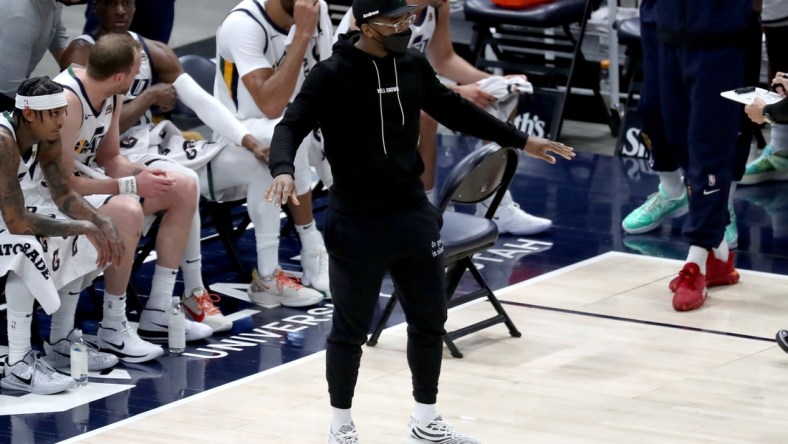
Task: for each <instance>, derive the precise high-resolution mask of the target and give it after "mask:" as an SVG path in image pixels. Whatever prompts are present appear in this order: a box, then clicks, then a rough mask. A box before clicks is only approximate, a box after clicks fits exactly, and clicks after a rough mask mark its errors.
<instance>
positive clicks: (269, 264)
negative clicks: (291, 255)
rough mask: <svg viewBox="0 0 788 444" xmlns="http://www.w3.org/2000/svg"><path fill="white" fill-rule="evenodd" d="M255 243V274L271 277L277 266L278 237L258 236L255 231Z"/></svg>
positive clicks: (270, 235) (271, 235) (269, 235)
mask: <svg viewBox="0 0 788 444" xmlns="http://www.w3.org/2000/svg"><path fill="white" fill-rule="evenodd" d="M255 227H257V226H256V225H255ZM255 243H256V244H257V272H258V273H259V274H260V276H271V275H272V274H274V270H276V267H278V266H279V235H278V234H260V233H257V230H255Z"/></svg>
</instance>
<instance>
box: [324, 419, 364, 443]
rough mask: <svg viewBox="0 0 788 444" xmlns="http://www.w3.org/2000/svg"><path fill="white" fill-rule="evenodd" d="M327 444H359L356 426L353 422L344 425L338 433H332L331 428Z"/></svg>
mask: <svg viewBox="0 0 788 444" xmlns="http://www.w3.org/2000/svg"><path fill="white" fill-rule="evenodd" d="M326 444H358V432H356V426H355V424H353V423H352V422H351V423H350V424H342V425H341V426H340V427H339V430H337V431H336V432H332V431H331V428H329V429H328V439H327V440H326Z"/></svg>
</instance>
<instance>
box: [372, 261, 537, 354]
mask: <svg viewBox="0 0 788 444" xmlns="http://www.w3.org/2000/svg"><path fill="white" fill-rule="evenodd" d="M465 270H468V271H470V272H471V275H472V276H473V278H474V279H475V280H476V282H477V283H478V284H479V286H480V287H481V288H480V289H479V290H476V291H473V292H470V293H467V294H463V295H460V296H457V297H452V295H454V292H455V290H456V289H457V287H458V286H459V284H460V281H461V280H462V276H463V274H464V273H465ZM446 294H447V303H448V306H449V307H456V306H457V305H460V304H464V303H465V302H468V301H471V300H474V299H478V298H481V297H486V298H487V300H488V301H489V302H490V304H492V306H493V308H494V309H495V312H496V315H495V316H493V317H491V318H488V319H484V320H482V321H479V322H476V323H474V324H471V325H468V326H466V327H463V328H460V329H457V330H454V331H451V332H448V333H446V336H444V338H443V342H444V343H445V344H446V347H448V349H449V352H450V353H451V355H452V356H453V357H455V358H462V357H463V355H462V353H461V352H460V350H459V349H458V348H457V346H456V345H455V344H454V341H455V340H457V339H459V338H461V337H463V336H467V335H469V334H471V333H474V332H477V331H479V330H483V329H485V328H487V327H491V326H493V325H496V324H501V323H502V324H504V325H506V328H508V329H509V334H510V335H511V336H512V337H515V338H519V337H521V336H522V333H520V331H519V330H517V327H516V326H515V325H514V322H512V319H511V318H510V317H509V315H508V314H507V313H506V310H504V308H503V305H501V303H500V301H498V298H497V297H496V296H495V293H494V292H493V291H492V289H490V287H489V286H488V285H487V282H486V281H485V280H484V278H483V277H482V275H481V273H479V270H478V269H477V268H476V266H475V265H473V262H472V261H471V258H464V259H461V260H460V261H458V262H456V263H454V264H451V265H449V266H448V268H447V271H446ZM396 305H397V294H396V292H395V293H393V294H392V295H391V298H390V299H389V301H388V303H387V304H386V307H385V308H384V309H383V314H382V315H381V317H380V321H378V323H377V325H376V326H375V328H374V330H373V331H372V335H371V336H370V338H369V340H367V345H368V346H370V347H374V346H375V345H377V343H378V339H379V338H380V334H381V332H382V331H383V328H384V327H385V325H386V322H388V320H389V318H390V317H391V313H392V312H393V311H394V307H395V306H396Z"/></svg>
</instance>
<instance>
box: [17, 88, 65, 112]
mask: <svg viewBox="0 0 788 444" xmlns="http://www.w3.org/2000/svg"><path fill="white" fill-rule="evenodd" d="M66 105H68V101H67V100H66V93H65V92H62V91H61V92H59V93H54V94H47V95H43V96H23V95H20V94H17V95H16V107H17V108H19V109H25V108H30V109H32V110H35V111H44V110H48V109H55V108H62V107H64V106H66Z"/></svg>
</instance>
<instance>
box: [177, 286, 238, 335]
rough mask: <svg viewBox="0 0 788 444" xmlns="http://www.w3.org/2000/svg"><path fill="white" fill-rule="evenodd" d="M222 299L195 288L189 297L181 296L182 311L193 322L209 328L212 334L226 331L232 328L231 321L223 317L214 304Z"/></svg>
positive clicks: (202, 289)
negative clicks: (187, 314)
mask: <svg viewBox="0 0 788 444" xmlns="http://www.w3.org/2000/svg"><path fill="white" fill-rule="evenodd" d="M220 300H222V298H221V297H220V296H219V295H218V294H212V293H208V292H207V291H205V289H204V288H196V289H194V290H193V291H192V294H191V296H186V295H183V297H182V298H181V302H182V303H183V309H184V310H185V311H186V313H189V316H191V318H192V319H194V321H195V322H202V323H203V324H205V325H207V326H209V327H211V328H212V329H213V332H214V333H218V332H220V331H227V330H229V329H231V328H233V321H231V320H229V319H227V318H225V317H224V315H223V314H222V312H221V311H219V308H218V307H216V305H214V302H219V301H220Z"/></svg>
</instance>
